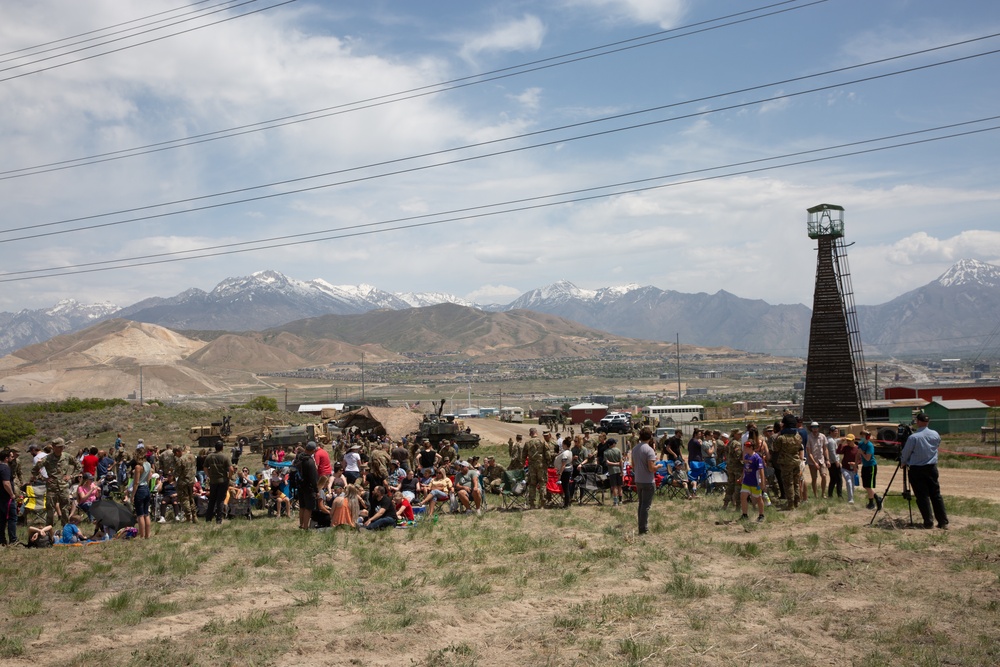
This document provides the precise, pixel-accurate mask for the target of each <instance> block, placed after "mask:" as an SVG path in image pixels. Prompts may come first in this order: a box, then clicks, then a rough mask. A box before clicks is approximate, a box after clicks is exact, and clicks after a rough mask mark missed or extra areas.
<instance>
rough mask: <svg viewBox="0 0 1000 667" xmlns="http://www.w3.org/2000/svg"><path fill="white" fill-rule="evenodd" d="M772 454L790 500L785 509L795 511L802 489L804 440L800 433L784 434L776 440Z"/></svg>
mask: <svg viewBox="0 0 1000 667" xmlns="http://www.w3.org/2000/svg"><path fill="white" fill-rule="evenodd" d="M771 452H772V454H773V456H774V459H775V462H776V463H777V464H778V468H779V469H780V470H781V483H782V485H783V486H784V487H785V498H786V499H787V500H788V504H787V505H785V509H794V508H796V507H798V506H799V502H800V498H799V490H800V489H801V487H802V467H801V463H802V438H801V437H799V434H798V433H785V432H782V434H781V435H779V436H778V437H777V438H775V439H774V446H773V447H772V449H771Z"/></svg>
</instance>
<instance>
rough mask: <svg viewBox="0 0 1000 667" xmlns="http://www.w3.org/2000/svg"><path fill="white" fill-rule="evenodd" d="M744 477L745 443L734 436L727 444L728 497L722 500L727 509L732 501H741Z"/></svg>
mask: <svg viewBox="0 0 1000 667" xmlns="http://www.w3.org/2000/svg"><path fill="white" fill-rule="evenodd" d="M742 479H743V445H742V444H740V439H739V438H733V439H732V440H730V441H729V444H728V445H727V446H726V497H725V499H724V500H723V501H722V507H723V509H725V508H726V507H728V506H729V503H730V502H732V503H733V504H734V505H739V503H740V485H741V480H742Z"/></svg>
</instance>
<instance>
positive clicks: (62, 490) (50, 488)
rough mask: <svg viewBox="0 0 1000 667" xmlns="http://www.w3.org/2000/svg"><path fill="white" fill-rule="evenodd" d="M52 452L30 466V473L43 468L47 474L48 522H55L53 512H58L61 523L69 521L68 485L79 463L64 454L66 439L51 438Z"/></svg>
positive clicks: (70, 506) (77, 473) (64, 523)
mask: <svg viewBox="0 0 1000 667" xmlns="http://www.w3.org/2000/svg"><path fill="white" fill-rule="evenodd" d="M49 444H50V445H51V447H52V453H51V454H49V455H48V456H46V457H45V458H44V459H42V460H41V461H39V462H38V463H36V464H35V465H34V467H32V469H31V474H32V475H38V474H39V472H41V471H42V470H43V469H44V470H45V473H46V475H47V478H46V480H45V487H46V493H45V504H46V508H47V509H48V523H49V525H52V524H53V523H55V513H56V512H59V521H60V522H61V523H62V525H64V526H65V525H66V524H67V523H69V519H70V509H72V502H73V499H72V498H71V497H70V494H69V485H70V482H72V480H73V477H75V476H76V475H79V474H80V472H81V468H80V463H79V462H78V461H77V460H76V459H75V458H73V457H72V456H65V455H64V454H63V449H64V448H65V446H66V441H65V440H63V439H62V438H53V439H52V441H51V442H50V443H49Z"/></svg>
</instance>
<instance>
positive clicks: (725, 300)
mask: <svg viewBox="0 0 1000 667" xmlns="http://www.w3.org/2000/svg"><path fill="white" fill-rule="evenodd" d="M998 275H1000V267H997V266H994V265H992V264H987V263H984V262H978V261H975V260H962V261H960V262H958V263H956V264H955V265H954V266H953V267H952V268H951V269H949V270H948V271H947V272H946V273H945V274H944V275H942V276H941V277H940V278H938V279H937V280H935V281H933V282H931V283H929V284H928V285H924V286H923V287H920V288H918V289H915V290H913V291H911V292H907V293H906V294H904V295H902V296H900V297H897V298H896V299H893V300H892V301H890V302H888V303H885V304H881V305H878V306H860V307H859V308H858V319H859V323H860V326H861V335H862V339H863V341H864V343H865V345H866V347H868V350H867V352H868V353H869V354H872V355H874V354H887V355H888V354H904V353H913V352H929V351H934V350H950V349H955V348H966V349H967V348H969V347H974V346H975V342H974V341H978V340H982V336H985V335H988V334H989V333H990V332H991V331H992V330H993V328H994V327H995V326H996V325H997V315H996V313H997V312H998V309H997V304H998V302H1000V286H998V280H1000V279H998ZM436 304H450V305H457V306H470V307H474V308H475V309H476V310H478V311H480V312H487V313H505V312H513V311H522V310H529V311H533V312H536V313H544V314H548V315H555V316H558V317H560V318H563V319H567V320H572V321H574V322H579V323H580V324H581V325H582V326H584V327H589V328H592V329H596V330H599V331H606V332H610V333H613V334H617V335H618V336H623V337H626V338H638V339H645V340H655V341H666V342H671V341H674V340H675V339H676V336H677V335H678V334H680V338H681V341H682V343H691V344H695V345H701V346H708V347H715V346H725V347H731V348H734V349H740V350H747V351H750V352H765V353H769V354H777V355H783V356H792V355H797V356H804V355H805V354H806V350H807V348H808V338H809V320H810V316H811V313H810V309H809V308H808V307H806V306H804V305H801V304H792V305H780V304H779V305H772V304H769V303H767V302H765V301H763V300H760V299H744V298H741V297H737V296H735V295H733V294H731V293H729V292H726V291H719V292H716V293H715V294H706V293H698V294H686V293H682V292H676V291H672V290H661V289H659V288H657V287H653V286H639V285H624V286H618V287H605V288H601V289H598V290H585V289H581V288H578V287H576V286H575V285H574V284H573V283H570V282H567V281H560V282H557V283H554V284H552V285H549V286H547V287H541V288H538V289H534V290H531V291H529V292H526V293H524V294H522V295H521V296H520V297H518V298H517V299H515V300H514V301H513V302H511V303H509V304H506V305H500V304H478V305H477V304H470V303H468V302H465V301H463V300H462V299H460V298H458V297H455V296H453V295H449V294H440V293H390V292H386V291H383V290H380V289H378V288H377V287H373V286H371V285H356V286H351V285H333V284H331V283H328V282H326V281H324V280H321V279H317V280H311V281H308V282H305V281H301V280H296V279H294V278H289V277H287V276H284V275H282V274H281V273H278V272H276V271H260V272H257V273H254V274H253V275H251V276H247V277H240V278H229V279H226V280H224V281H222V282H221V283H219V284H218V285H217V286H216V287H215V288H214V289H213V290H212V291H210V292H205V291H202V290H198V289H189V290H186V291H184V292H181V293H180V294H178V295H176V296H174V297H169V298H161V297H154V298H150V299H145V300H143V301H140V302H139V303H136V304H133V305H131V306H128V307H127V308H121V309H119V308H117V307H116V306H113V305H111V304H97V305H94V306H83V305H81V304H79V303H76V302H74V301H66V302H62V303H60V304H58V305H57V306H55V307H53V308H50V309H42V310H34V311H27V310H25V311H21V312H20V313H0V354H4V353H7V352H11V351H13V350H16V349H19V348H21V347H23V346H26V345H30V344H33V343H39V342H42V341H45V340H47V339H49V338H51V337H52V336H54V335H57V334H59V333H67V332H71V331H78V330H80V329H83V328H85V327H87V326H89V325H91V324H93V323H94V322H97V321H101V320H104V319H109V318H112V317H118V318H125V319H129V320H133V321H139V322H147V323H150V324H158V325H160V326H164V327H168V328H170V329H173V330H175V331H201V332H208V331H214V332H215V333H212V334H209V333H204V335H205V336H207V337H218V336H219V335H221V334H220V333H218V332H220V331H225V332H242V331H261V330H266V329H269V328H272V327H281V326H283V325H285V324H287V323H290V322H296V321H298V320H301V319H303V318H314V317H324V316H327V315H341V316H350V315H360V314H363V313H371V312H374V311H406V310H410V309H414V308H418V309H419V308H423V307H426V306H433V305H436ZM917 310H919V311H920V313H921V314H920V317H916V316H915V313H916V312H917ZM336 326H337V327H340V328H341V329H342V333H344V335H349V334H350V329H351V327H352V326H355V325H352V324H350V323H348V322H338V323H337V324H336ZM497 326H499V325H497ZM431 329H433V327H431ZM397 335H398V336H402V337H403V338H406V336H407V335H406V334H402V333H398V334H397ZM436 340H437V339H436V338H435V335H434V334H433V333H432V332H422V333H421V337H420V338H419V342H420V343H421V344H422V345H425V346H429V347H433V346H434V345H436V344H437V343H436ZM351 341H352V342H351V344H352V345H355V346H357V347H358V348H359V351H358V354H360V346H362V345H364V344H367V343H369V342H370V341H361V340H360V339H359V338H358V337H356V336H354V337H352V338H351ZM388 342H390V343H391V342H392V341H388ZM459 344H460V345H461V346H462V349H464V350H466V351H467V352H468V351H471V350H474V349H475V348H476V343H475V341H474V337H471V338H469V339H467V340H465V341H464V342H462V341H459ZM502 345H505V346H506V345H514V346H515V347H516V343H512V342H510V341H505V342H503V343H502ZM289 351H290V352H292V353H293V354H297V355H300V352H297V351H292V350H291V349H289ZM210 352H211V353H212V354H216V352H214V351H210ZM208 353H209V352H206V353H205V354H208ZM344 353H345V354H350V352H349V351H347V350H345V351H344ZM372 353H373V354H391V352H390V349H389V348H386V350H384V351H383V352H381V353H377V352H375V351H374V350H373V351H372ZM217 354H218V355H219V358H223V357H225V354H224V353H222V352H219V353H217ZM300 356H301V355H300ZM234 363H237V364H239V363H240V362H238V361H237V362H234Z"/></svg>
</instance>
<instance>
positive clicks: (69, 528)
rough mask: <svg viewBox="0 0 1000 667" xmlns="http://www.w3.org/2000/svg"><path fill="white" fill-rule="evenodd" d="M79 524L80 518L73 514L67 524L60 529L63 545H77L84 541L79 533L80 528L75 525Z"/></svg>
mask: <svg viewBox="0 0 1000 667" xmlns="http://www.w3.org/2000/svg"><path fill="white" fill-rule="evenodd" d="M79 522H80V518H79V517H78V516H77V515H76V514H74V515H73V516H71V517H70V518H69V523H67V524H66V525H65V526H63V529H62V543H63V544H79V543H80V542H83V541H84V539H85V538H84V537H83V533H81V532H80V527H79V526H77V524H78V523H79Z"/></svg>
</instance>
